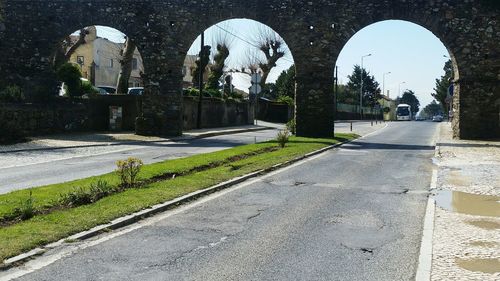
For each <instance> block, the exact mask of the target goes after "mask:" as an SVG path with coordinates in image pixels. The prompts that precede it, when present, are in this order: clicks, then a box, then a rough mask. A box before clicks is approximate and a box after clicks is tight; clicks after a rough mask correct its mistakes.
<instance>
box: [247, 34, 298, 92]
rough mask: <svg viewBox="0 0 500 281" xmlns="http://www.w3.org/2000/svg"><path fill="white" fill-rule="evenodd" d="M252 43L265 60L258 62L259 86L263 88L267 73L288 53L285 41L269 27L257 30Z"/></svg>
mask: <svg viewBox="0 0 500 281" xmlns="http://www.w3.org/2000/svg"><path fill="white" fill-rule="evenodd" d="M254 43H255V45H256V47H257V48H258V49H259V51H260V52H261V53H262V54H264V57H265V59H263V60H260V61H259V63H258V65H259V68H260V70H261V71H262V80H261V85H262V86H264V85H266V83H267V78H268V77H269V73H271V70H272V69H273V68H274V67H275V66H276V63H277V62H278V60H279V59H281V58H283V57H285V56H286V55H287V54H288V52H289V51H288V48H287V47H286V44H285V40H283V38H281V36H279V35H278V34H277V33H276V32H275V31H274V30H272V29H271V28H269V27H260V28H259V32H258V34H257V36H256V38H255V39H254Z"/></svg>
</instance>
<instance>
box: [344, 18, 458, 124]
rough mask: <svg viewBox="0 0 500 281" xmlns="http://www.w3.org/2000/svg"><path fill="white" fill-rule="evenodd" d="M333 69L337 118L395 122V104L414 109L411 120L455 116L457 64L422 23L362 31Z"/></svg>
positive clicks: (384, 23) (386, 24)
mask: <svg viewBox="0 0 500 281" xmlns="http://www.w3.org/2000/svg"><path fill="white" fill-rule="evenodd" d="M336 68H337V71H338V76H337V77H336V78H337V81H338V82H337V83H338V86H337V87H336V89H337V91H336V95H335V96H336V105H337V106H336V108H337V110H336V111H337V119H352V118H356V119H372V118H373V119H374V118H379V119H380V118H384V119H385V120H397V119H398V114H397V105H398V104H410V105H411V106H412V109H411V113H412V114H410V115H411V118H409V119H410V120H411V119H415V118H416V116H419V118H418V119H430V118H432V117H433V116H438V115H439V116H441V117H443V119H447V118H450V119H451V118H452V117H453V111H452V110H450V108H452V102H453V100H452V97H451V95H453V94H454V93H455V95H454V96H455V97H456V96H458V94H457V92H458V87H457V86H453V85H454V81H458V75H459V72H458V64H457V62H456V60H455V57H454V55H453V52H452V50H449V49H447V48H446V47H445V45H444V43H443V42H442V41H441V40H440V39H439V38H438V37H437V36H436V35H435V34H433V33H432V32H431V31H430V30H428V29H426V28H424V27H422V26H421V25H418V24H415V23H412V22H409V21H402V20H385V21H380V22H376V23H373V24H370V25H368V26H366V27H364V28H362V29H360V30H359V31H358V32H356V33H355V34H354V35H353V36H352V37H351V38H349V40H348V41H347V42H346V43H345V45H344V46H343V48H342V50H341V51H340V53H339V55H338V58H337V61H336ZM450 87H452V88H455V89H454V93H453V90H451V88H450ZM450 94H451V95H450ZM400 119H401V120H402V118H400Z"/></svg>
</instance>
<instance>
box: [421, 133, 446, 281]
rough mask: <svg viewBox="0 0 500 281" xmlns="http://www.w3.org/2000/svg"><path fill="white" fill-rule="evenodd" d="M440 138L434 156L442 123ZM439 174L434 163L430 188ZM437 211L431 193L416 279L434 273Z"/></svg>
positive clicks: (437, 150)
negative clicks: (433, 241) (433, 259)
mask: <svg viewBox="0 0 500 281" xmlns="http://www.w3.org/2000/svg"><path fill="white" fill-rule="evenodd" d="M436 134H437V136H438V139H437V140H436V143H435V146H436V147H435V150H434V158H437V157H438V156H439V155H440V152H441V151H440V146H439V141H440V136H441V125H439V127H438V129H437V133H436ZM437 176H438V167H436V163H434V168H433V169H432V179H431V185H430V188H429V189H430V190H431V191H432V190H435V189H436V188H437ZM435 211H436V201H435V200H434V198H433V197H432V194H429V199H428V200H427V208H426V211H425V217H424V229H423V231H422V242H421V244H420V255H419V258H418V267H417V274H416V276H415V281H430V280H431V274H432V246H433V245H432V240H433V235H434V220H435Z"/></svg>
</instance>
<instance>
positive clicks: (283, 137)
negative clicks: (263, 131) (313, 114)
mask: <svg viewBox="0 0 500 281" xmlns="http://www.w3.org/2000/svg"><path fill="white" fill-rule="evenodd" d="M289 137H290V132H289V131H288V129H284V130H280V131H279V132H278V135H277V136H276V140H277V141H278V145H279V146H280V147H281V148H284V147H285V145H286V143H287V142H288V138H289Z"/></svg>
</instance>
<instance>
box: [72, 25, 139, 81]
mask: <svg viewBox="0 0 500 281" xmlns="http://www.w3.org/2000/svg"><path fill="white" fill-rule="evenodd" d="M87 31H88V32H89V33H88V34H87V36H86V37H85V44H82V45H81V46H79V47H78V48H77V49H76V50H75V52H74V53H73V54H72V55H71V57H70V62H73V63H76V64H78V65H79V66H80V67H81V71H82V76H83V78H86V79H88V80H89V81H91V82H92V84H93V85H95V86H112V87H114V86H116V85H117V82H118V76H119V75H120V69H121V64H120V60H121V58H122V56H121V51H122V50H123V47H124V43H116V42H112V41H110V40H108V39H106V38H101V37H98V36H97V30H96V28H95V26H91V27H89V28H87ZM71 39H72V41H76V40H78V35H76V36H75V35H72V36H71ZM143 72H144V65H143V62H142V57H141V55H140V54H139V51H138V50H137V48H136V49H135V52H134V57H133V59H132V72H131V74H130V80H129V86H130V87H140V86H142V79H141V73H143Z"/></svg>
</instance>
